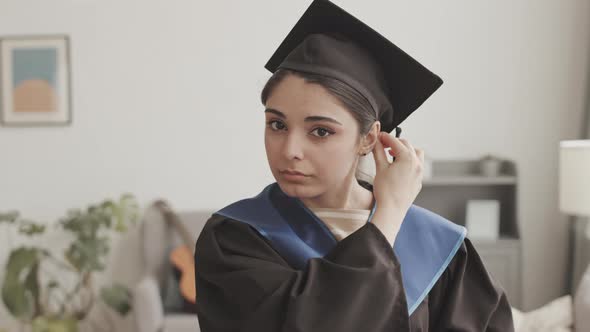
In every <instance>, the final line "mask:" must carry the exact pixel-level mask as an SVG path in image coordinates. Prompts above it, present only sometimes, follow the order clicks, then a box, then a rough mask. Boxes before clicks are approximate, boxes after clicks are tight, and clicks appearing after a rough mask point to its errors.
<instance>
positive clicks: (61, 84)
mask: <svg viewBox="0 0 590 332" xmlns="http://www.w3.org/2000/svg"><path fill="white" fill-rule="evenodd" d="M71 104H72V103H71V64H70V38H69V36H67V35H39V36H33V35H31V36H0V126H10V127H32V126H66V125H70V124H71V123H72V107H71Z"/></svg>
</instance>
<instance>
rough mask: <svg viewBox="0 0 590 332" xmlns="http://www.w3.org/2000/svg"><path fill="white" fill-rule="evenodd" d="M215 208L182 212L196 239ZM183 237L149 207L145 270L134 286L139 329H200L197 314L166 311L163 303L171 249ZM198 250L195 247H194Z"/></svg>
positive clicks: (143, 243) (175, 331) (157, 331)
mask: <svg viewBox="0 0 590 332" xmlns="http://www.w3.org/2000/svg"><path fill="white" fill-rule="evenodd" d="M213 212H214V211H190V212H189V211H187V212H179V213H178V214H179V217H180V219H181V220H182V222H183V224H184V225H186V226H187V228H188V230H189V231H190V233H191V234H192V235H193V237H194V239H195V241H196V239H197V237H198V235H199V234H200V232H201V230H202V229H203V226H204V225H205V222H206V221H207V220H208V219H209V217H210V216H211V214H212V213H213ZM181 243H182V241H181V239H180V236H178V234H177V233H176V231H175V230H174V228H173V227H172V226H170V225H168V224H167V223H166V221H165V220H164V218H163V217H162V215H161V214H160V212H159V211H158V210H156V209H155V208H154V207H153V206H150V207H148V208H147V209H146V211H145V213H144V215H143V220H142V223H141V251H142V258H143V266H144V269H145V270H144V273H143V277H142V279H141V280H140V282H139V283H138V284H137V285H136V287H135V289H134V296H133V305H134V310H135V314H136V322H137V330H138V331H139V332H183V331H187V332H188V331H190V332H198V331H200V329H199V323H198V320H197V316H196V315H194V314H166V313H165V312H164V305H163V303H162V296H161V294H162V291H163V290H164V289H165V288H164V287H165V282H166V278H167V276H168V274H169V271H167V270H168V269H169V268H170V267H169V265H168V264H167V260H168V257H167V254H168V249H169V248H170V247H171V246H174V245H178V244H181ZM191 249H192V250H194V246H193V247H192V248H191Z"/></svg>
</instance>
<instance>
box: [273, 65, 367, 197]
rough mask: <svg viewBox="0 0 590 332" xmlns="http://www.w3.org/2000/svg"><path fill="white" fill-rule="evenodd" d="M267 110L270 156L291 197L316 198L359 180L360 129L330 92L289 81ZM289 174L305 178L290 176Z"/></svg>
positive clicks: (275, 93)
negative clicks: (357, 167)
mask: <svg viewBox="0 0 590 332" xmlns="http://www.w3.org/2000/svg"><path fill="white" fill-rule="evenodd" d="M265 106H266V110H265V118H266V119H265V120H266V128H265V132H264V144H265V147H266V156H267V158H268V163H269V166H270V169H271V171H272V174H273V176H274V177H275V179H276V181H277V183H278V184H279V186H280V187H281V189H282V190H283V191H284V192H285V193H286V194H287V195H289V196H294V197H299V198H311V197H315V196H318V195H321V194H323V193H325V192H326V191H329V190H338V189H340V188H343V184H346V183H349V182H347V181H353V180H354V179H355V169H356V164H357V160H358V159H357V158H358V154H359V152H360V140H359V134H358V132H359V127H358V123H357V122H356V120H355V118H354V117H353V116H352V114H351V113H350V112H349V111H348V110H347V109H346V108H345V107H344V106H343V105H342V104H341V103H340V102H339V100H338V99H336V97H334V96H332V95H331V94H330V93H329V92H328V91H327V90H326V89H325V88H323V87H322V86H321V85H319V84H313V83H306V82H305V81H304V79H303V78H301V77H298V76H295V75H288V76H286V77H285V78H284V79H283V80H282V81H281V83H279V84H278V85H277V86H276V87H275V88H274V90H273V91H272V93H271V94H270V96H269V97H268V99H267V101H266V105H265ZM288 170H290V171H295V172H301V173H303V174H304V176H292V175H287V174H285V173H284V172H285V171H288Z"/></svg>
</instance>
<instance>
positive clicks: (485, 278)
mask: <svg viewBox="0 0 590 332" xmlns="http://www.w3.org/2000/svg"><path fill="white" fill-rule="evenodd" d="M428 298H429V303H428V307H429V308H428V311H429V313H430V314H429V316H430V318H431V321H430V324H429V325H430V329H429V331H465V332H476V331H477V332H483V331H486V332H513V331H514V323H513V319H512V308H511V306H510V303H509V302H508V298H507V297H506V292H505V291H504V289H503V288H502V287H501V286H500V284H499V283H498V282H497V281H496V280H495V279H494V278H493V276H492V275H490V274H489V273H488V271H487V270H486V268H485V266H484V264H483V262H482V260H481V258H480V256H479V254H478V253H477V251H476V249H475V248H474V247H473V244H472V243H471V241H470V240H469V239H468V238H466V239H465V240H464V241H463V244H462V245H461V248H460V249H459V250H458V251H457V254H456V255H455V257H454V258H453V260H452V261H451V264H449V266H448V268H447V269H446V270H445V272H444V273H443V275H442V276H441V278H440V279H439V280H438V281H437V284H436V285H435V287H434V288H433V289H432V291H431V292H430V294H429V296H428Z"/></svg>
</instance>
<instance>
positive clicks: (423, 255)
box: [214, 182, 467, 315]
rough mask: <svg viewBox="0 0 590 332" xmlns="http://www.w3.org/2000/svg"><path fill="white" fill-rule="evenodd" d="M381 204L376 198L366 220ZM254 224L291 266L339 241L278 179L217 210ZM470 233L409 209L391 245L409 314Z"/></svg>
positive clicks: (301, 265) (323, 252)
mask: <svg viewBox="0 0 590 332" xmlns="http://www.w3.org/2000/svg"><path fill="white" fill-rule="evenodd" d="M376 206H377V204H376V202H375V204H374V206H373V209H372V211H371V214H370V215H369V220H368V222H370V221H371V219H372V217H373V214H374V213H375V208H376ZM214 214H219V215H222V216H225V217H227V218H230V219H233V220H237V221H241V222H244V223H247V224H249V225H250V226H252V227H254V228H255V229H256V230H257V231H258V232H259V233H260V234H261V235H262V236H264V237H265V238H266V239H268V240H269V241H270V243H271V244H272V245H273V248H274V249H275V250H276V251H277V252H278V253H279V254H280V255H281V257H283V258H284V259H285V260H286V261H287V262H288V263H289V264H290V265H291V266H292V267H294V268H297V269H300V270H301V269H304V268H305V266H306V265H307V261H308V260H309V259H310V258H316V257H324V256H325V255H326V254H327V253H328V252H329V251H330V250H331V249H332V248H333V247H334V246H335V245H336V244H337V243H338V241H337V240H336V238H335V237H334V235H333V234H332V232H330V230H329V229H328V228H327V226H326V225H325V224H324V222H322V221H321V220H320V219H319V218H318V217H317V216H316V215H315V214H314V213H313V212H312V211H311V210H309V208H307V207H306V206H305V205H304V204H303V203H302V202H301V200H299V198H297V197H290V196H287V195H286V194H285V193H284V192H283V191H282V190H281V189H280V187H279V185H278V183H276V182H274V183H272V184H269V185H268V186H266V187H265V188H264V190H263V191H262V192H261V193H259V194H258V195H256V196H255V197H252V198H247V199H243V200H240V201H237V202H234V203H232V204H230V205H228V206H226V207H224V208H222V209H221V210H219V211H217V212H215V213H214ZM466 234H467V230H466V229H465V227H463V226H460V225H457V224H455V223H453V222H451V221H449V220H447V219H445V218H443V217H442V216H440V215H438V214H435V213H434V212H432V211H429V210H426V209H424V208H422V207H419V206H416V205H412V206H411V207H410V209H409V210H408V212H407V214H406V216H405V218H404V220H403V222H402V225H401V228H400V230H399V233H398V235H397V237H396V240H395V243H394V245H393V250H394V252H395V254H396V256H397V258H398V260H399V262H400V266H401V272H402V279H403V286H404V291H405V295H406V301H407V304H408V312H409V314H410V315H411V314H412V313H413V312H414V310H416V308H417V307H418V305H419V304H420V303H421V302H422V300H424V298H425V297H426V295H428V292H430V290H431V289H432V287H434V284H435V283H436V281H437V280H438V279H439V278H440V276H441V275H442V273H443V272H444V270H445V269H446V268H447V266H448V265H449V263H450V262H451V260H452V259H453V257H454V256H455V254H456V253H457V250H458V249H459V248H460V246H461V244H462V243H463V240H464V238H465V236H466Z"/></svg>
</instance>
